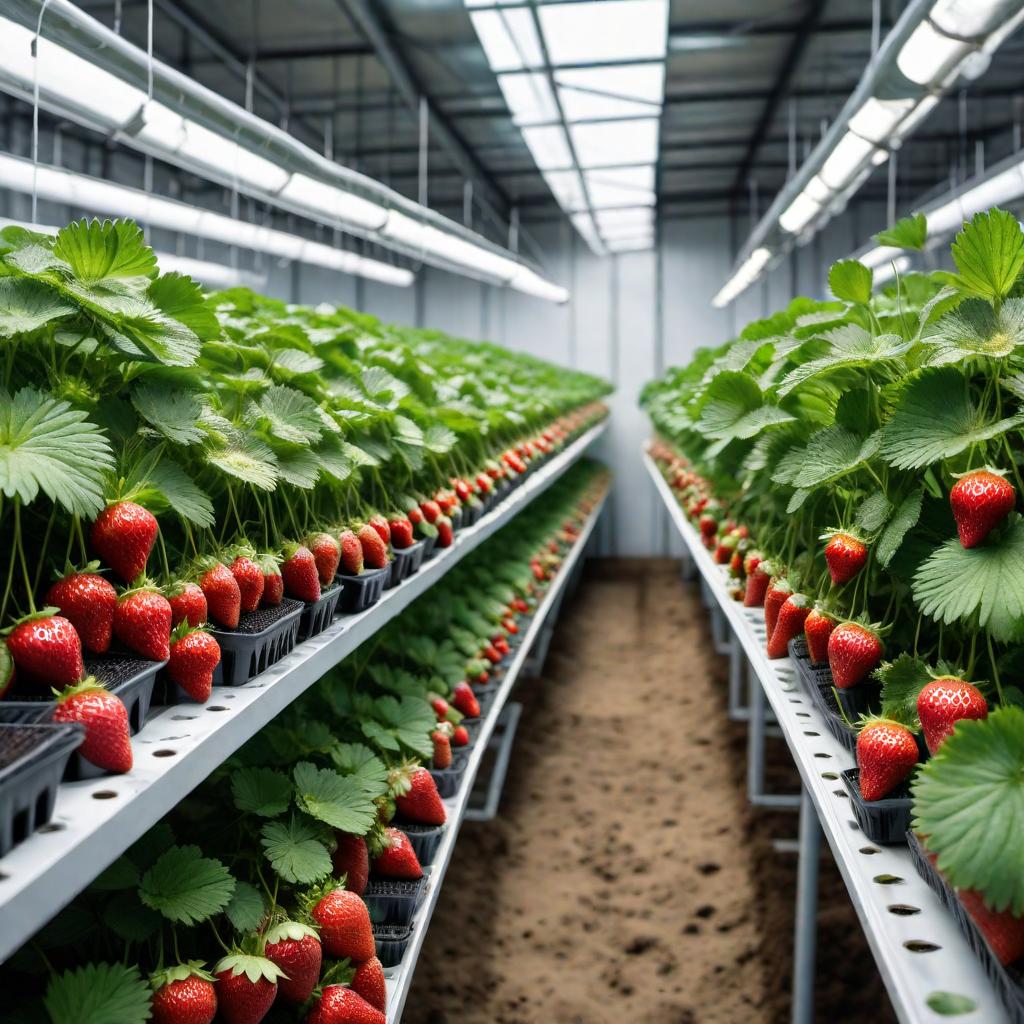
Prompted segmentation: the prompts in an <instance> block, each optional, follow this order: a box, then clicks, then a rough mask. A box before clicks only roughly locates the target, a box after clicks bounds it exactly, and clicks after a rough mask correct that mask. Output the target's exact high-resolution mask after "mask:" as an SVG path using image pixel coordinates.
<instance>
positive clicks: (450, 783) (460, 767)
mask: <svg viewBox="0 0 1024 1024" xmlns="http://www.w3.org/2000/svg"><path fill="white" fill-rule="evenodd" d="M468 763H469V751H468V750H466V748H465V747H463V748H462V749H460V750H457V751H455V750H453V751H452V763H451V766H450V767H448V768H431V769H430V774H431V775H432V776H433V779H434V783H435V785H436V786H437V791H438V793H440V794H441V799H443V800H445V799H447V798H448V797H450V796H455V794H456V793H457V792H458V790H459V786H460V785H462V777H463V776H464V775H465V774H466V765H467V764H468Z"/></svg>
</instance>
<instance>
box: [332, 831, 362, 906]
mask: <svg viewBox="0 0 1024 1024" xmlns="http://www.w3.org/2000/svg"><path fill="white" fill-rule="evenodd" d="M334 838H335V839H336V840H337V841H338V846H337V849H335V851H334V854H333V856H332V857H331V863H332V864H333V867H334V877H335V878H341V877H342V875H344V876H345V888H346V889H348V890H349V892H354V893H355V894H356V895H357V896H362V895H363V890H364V889H365V888H366V882H367V879H368V878H369V877H370V854H369V851H368V850H367V849H366V840H365V839H364V838H363V837H362V836H353V835H349V833H348V832H335V833H334Z"/></svg>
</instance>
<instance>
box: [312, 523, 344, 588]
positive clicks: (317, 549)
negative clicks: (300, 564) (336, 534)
mask: <svg viewBox="0 0 1024 1024" xmlns="http://www.w3.org/2000/svg"><path fill="white" fill-rule="evenodd" d="M306 547H308V548H309V550H310V551H312V552H313V559H314V561H315V562H316V573H317V576H319V577H320V585H321V586H323V587H328V586H330V585H331V584H332V583H333V582H334V577H335V576H336V575H337V573H338V563H339V562H340V561H341V548H340V547H338V542H337V541H336V540H335V539H334V538H333V537H332V536H331V535H330V534H329V533H314V534H313V536H312V537H310V538H309V539H308V540H307V541H306Z"/></svg>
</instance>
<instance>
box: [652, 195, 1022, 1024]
mask: <svg viewBox="0 0 1024 1024" xmlns="http://www.w3.org/2000/svg"><path fill="white" fill-rule="evenodd" d="M877 238H878V241H879V243H880V244H883V245H893V246H898V247H904V248H911V247H918V248H919V247H924V246H925V245H926V244H927V239H926V230H925V224H924V222H923V218H920V217H918V218H912V219H908V220H906V221H901V222H900V223H899V224H897V225H896V226H895V227H894V228H893V229H891V230H890V231H887V232H883V233H882V234H881V235H879V236H877ZM951 256H952V261H953V264H954V265H955V268H956V269H955V271H951V272H947V271H935V272H933V273H931V274H912V275H907V276H900V275H897V276H896V279H895V281H894V282H893V283H892V284H890V285H888V286H886V287H884V288H881V289H875V288H874V286H873V276H872V271H871V270H870V269H869V268H868V267H866V266H864V265H862V264H860V263H859V262H857V261H855V260H844V261H841V262H839V263H836V264H835V265H833V267H832V268H831V271H830V274H829V284H830V288H831V291H832V294H833V296H834V301H827V302H816V301H811V300H808V299H797V300H794V301H793V302H792V303H791V304H790V305H789V306H788V307H787V308H786V309H785V310H783V311H781V312H779V313H777V314H776V315H774V316H772V317H769V318H767V319H764V320H760V321H757V322H755V323H752V324H750V325H749V326H747V327H746V328H745V329H744V330H743V332H742V333H741V334H740V336H739V337H738V338H736V339H734V340H732V341H730V342H728V343H726V344H725V345H722V346H720V347H718V348H716V349H700V350H698V351H697V352H696V353H695V355H694V357H693V360H692V361H691V362H690V364H689V365H687V366H686V367H682V368H678V369H673V370H670V371H669V372H668V373H667V374H666V376H665V377H664V378H662V379H661V380H659V381H655V382H653V383H651V384H650V385H648V386H647V388H646V389H645V391H644V393H643V396H642V404H643V405H644V407H645V408H646V410H647V412H648V414H649V415H650V417H651V420H652V422H653V424H654V426H655V428H656V430H657V432H658V434H659V438H660V439H659V441H658V442H657V443H656V444H655V445H654V446H653V448H652V455H653V457H654V458H655V459H656V461H657V462H658V464H659V465H660V467H661V470H662V472H663V474H664V475H665V478H666V480H667V482H668V483H669V484H670V486H671V487H672V488H673V489H674V491H675V493H676V495H677V497H678V500H679V502H680V505H681V506H682V507H683V509H684V510H685V512H686V514H687V515H688V516H689V517H690V519H691V521H692V522H693V523H694V525H695V526H696V527H697V529H698V530H699V532H700V534H701V536H702V537H703V539H704V542H705V544H706V545H707V547H708V548H709V550H711V551H712V552H713V557H714V560H715V561H717V562H719V563H721V564H722V565H724V566H728V568H729V572H730V575H731V576H732V577H733V578H734V580H735V583H734V596H735V597H736V599H737V600H740V601H743V602H744V604H746V605H747V606H748V607H762V606H763V608H764V612H765V626H766V643H767V655H768V657H770V658H782V657H786V656H787V654H792V655H793V656H794V657H795V658H796V659H797V665H798V667H800V668H801V675H802V677H803V678H804V680H805V684H806V685H807V686H808V687H809V688H810V689H813V690H815V691H816V693H817V696H818V697H819V698H820V700H821V702H822V704H823V705H824V704H826V703H827V702H828V701H829V700H832V701H833V704H832V713H833V719H832V722H831V723H830V728H832V727H833V725H834V726H835V728H834V731H836V733H837V735H840V736H843V735H848V736H849V737H850V744H849V745H850V746H851V747H852V748H853V749H855V752H856V756H857V762H858V771H857V772H855V773H853V775H852V776H851V782H852V785H851V796H853V797H855V798H856V802H857V805H858V806H859V807H860V808H862V809H863V811H864V814H863V820H862V819H861V814H860V813H858V819H859V820H862V825H864V824H865V823H870V822H871V821H875V820H879V819H876V818H873V817H872V805H877V806H879V807H883V806H884V807H885V808H886V810H887V811H891V810H892V809H893V808H895V810H896V811H897V812H900V811H902V810H903V809H904V807H905V812H906V813H905V819H904V820H905V824H904V826H903V828H902V829H901V830H900V834H899V835H898V836H897V835H891V834H890V835H885V836H881V835H880V836H875V837H874V838H876V839H877V840H879V841H907V839H908V834H907V830H908V829H912V832H913V835H911V836H910V837H909V838H911V839H912V841H913V842H914V843H915V844H917V846H918V847H919V848H921V849H922V850H923V851H924V856H925V859H928V858H931V860H932V861H933V862H934V863H935V866H936V867H937V870H938V872H940V873H941V877H942V878H943V879H944V883H943V884H945V885H946V886H948V887H949V890H950V892H953V891H955V892H956V894H957V898H958V901H959V904H958V905H959V906H961V907H963V908H965V909H966V911H967V916H968V917H969V918H970V919H971V920H972V921H973V925H974V927H975V928H977V930H978V931H979V932H980V933H981V934H982V935H983V936H984V942H983V945H985V946H986V947H987V953H988V954H991V958H992V959H993V960H996V961H998V962H999V963H1000V964H1002V965H1013V964H1017V965H1020V963H1021V962H1022V961H1024V846H1022V845H1021V844H1020V843H1019V842H1017V841H1016V839H1014V838H1013V837H1014V836H1016V835H1018V834H1019V833H1020V831H1021V829H1022V828H1024V693H1022V691H1021V688H1020V687H1019V685H1018V683H1019V678H1020V675H1021V671H1022V668H1024V660H1022V657H1024V648H1022V646H1021V640H1022V639H1024V559H1022V558H1021V553H1022V550H1024V519H1022V516H1021V515H1020V513H1019V511H1018V507H1019V504H1018V503H1019V498H1020V496H1021V494H1022V492H1024V487H1022V482H1021V463H1022V461H1024V431H1022V428H1024V405H1022V399H1024V275H1022V270H1024V230H1022V229H1021V226H1020V225H1019V224H1018V222H1017V220H1016V218H1014V217H1013V216H1011V215H1010V214H1008V213H1005V212H1003V211H999V210H991V211H989V212H988V213H984V214H979V215H978V216H976V217H975V218H974V219H973V220H972V221H971V222H970V223H967V224H965V225H964V227H963V229H962V231H961V232H960V233H959V234H958V235H957V237H956V239H955V241H954V242H953V244H952V251H951ZM869 827H870V825H869ZM993 970H994V971H995V972H997V973H998V971H999V969H998V968H993ZM1000 977H1001V978H1002V977H1007V978H1010V981H1009V983H1008V985H1007V987H1006V992H1007V993H1008V994H1007V1001H1008V1005H1009V1004H1010V1003H1012V1004H1013V1006H1014V1012H1015V1013H1022V1012H1024V992H1022V990H1021V989H1020V987H1019V985H1017V984H1016V983H1014V982H1013V981H1012V978H1013V977H1014V976H1013V975H1000Z"/></svg>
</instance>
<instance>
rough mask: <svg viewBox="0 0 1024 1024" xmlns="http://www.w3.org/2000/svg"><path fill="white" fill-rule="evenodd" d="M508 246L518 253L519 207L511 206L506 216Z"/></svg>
mask: <svg viewBox="0 0 1024 1024" xmlns="http://www.w3.org/2000/svg"><path fill="white" fill-rule="evenodd" d="M508 247H509V248H510V249H511V250H512V251H513V252H514V253H516V254H517V255H518V254H519V207H518V206H513V207H512V211H511V212H510V213H509V217H508Z"/></svg>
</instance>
